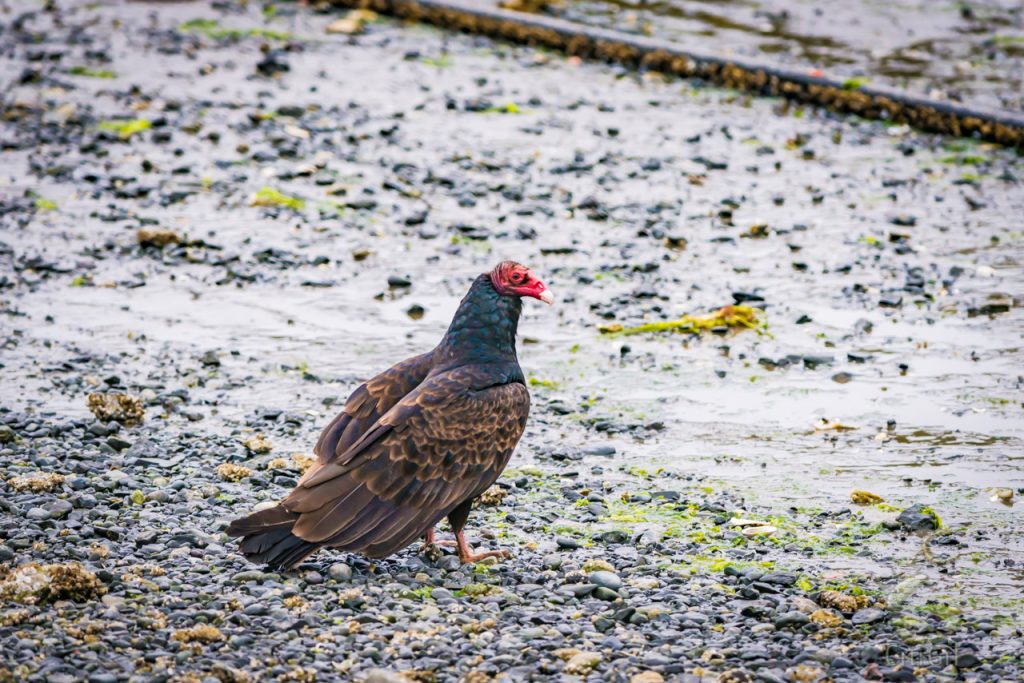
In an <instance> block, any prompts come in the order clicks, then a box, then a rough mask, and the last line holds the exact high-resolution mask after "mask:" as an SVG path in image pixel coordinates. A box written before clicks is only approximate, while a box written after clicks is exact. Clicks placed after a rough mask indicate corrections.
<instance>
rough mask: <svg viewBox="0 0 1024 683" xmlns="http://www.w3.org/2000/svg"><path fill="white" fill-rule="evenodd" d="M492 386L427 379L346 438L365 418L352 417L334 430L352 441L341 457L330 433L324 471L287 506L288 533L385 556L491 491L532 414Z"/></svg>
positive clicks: (472, 372)
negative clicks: (289, 516) (291, 521)
mask: <svg viewBox="0 0 1024 683" xmlns="http://www.w3.org/2000/svg"><path fill="white" fill-rule="evenodd" d="M489 381H491V380H490V379H489V378H488V377H487V375H486V371H485V370H482V369H480V368H472V367H464V368H456V369H454V370H451V371H448V372H445V373H441V374H438V375H433V376H429V377H427V378H426V379H425V380H424V381H422V382H421V383H419V385H418V386H417V387H416V388H414V389H413V390H412V391H411V392H409V393H408V394H407V395H405V396H404V397H403V398H401V399H400V400H399V401H398V402H397V403H395V404H394V405H393V406H392V407H391V408H390V409H389V410H387V411H386V412H385V413H384V414H383V415H382V416H380V418H379V419H377V420H376V421H375V422H374V423H373V424H372V425H370V426H369V427H368V428H365V429H363V430H361V431H360V433H359V434H355V432H354V431H353V432H352V436H350V434H349V431H348V430H349V429H351V428H352V427H353V426H354V425H355V424H356V420H365V419H366V418H367V417H368V415H369V413H366V414H365V415H362V414H361V413H359V412H354V413H352V417H351V418H349V422H348V424H347V426H346V427H345V428H343V429H341V430H340V431H339V432H338V438H337V442H336V443H337V444H339V445H340V444H342V443H343V442H344V441H345V440H351V443H350V444H349V445H348V448H347V449H345V450H344V451H341V450H340V447H339V445H335V447H334V448H333V449H329V446H330V445H331V444H332V443H334V442H333V439H334V436H333V434H329V432H330V431H331V426H329V427H328V428H327V429H326V430H325V431H324V435H322V436H321V439H320V444H318V454H319V455H320V461H319V463H318V465H317V466H315V467H314V468H312V469H311V470H310V471H309V472H307V474H306V475H305V476H304V477H303V479H302V481H301V482H300V484H299V486H298V487H296V489H295V490H294V491H292V493H291V494H290V495H289V496H288V497H287V498H285V499H284V500H283V501H282V502H281V507H282V508H284V509H285V510H287V511H289V512H291V513H293V514H298V519H297V520H295V522H294V526H293V527H292V533H293V534H294V535H295V536H297V537H299V538H301V539H303V540H306V541H309V542H312V543H317V544H323V545H330V546H335V547H340V548H344V549H346V550H353V551H358V552H362V553H364V554H366V555H368V556H370V557H383V556H386V555H389V554H391V553H392V552H395V551H397V550H399V549H401V548H403V547H405V546H406V545H408V544H409V543H411V542H412V541H413V540H415V539H416V538H417V537H418V536H420V535H422V534H423V533H424V532H425V531H426V530H427V529H429V528H430V527H432V526H433V525H434V524H436V523H437V522H438V521H440V520H441V519H443V518H444V517H445V516H447V515H448V513H450V512H451V511H452V510H453V509H454V508H455V507H457V506H458V505H459V504H461V503H462V502H464V501H466V500H471V499H473V498H475V497H476V496H478V495H479V494H480V493H482V492H483V491H484V490H486V489H487V488H488V487H489V486H490V485H491V484H493V483H494V481H495V480H496V479H497V478H498V475H499V474H501V471H502V470H503V469H504V468H505V466H506V464H507V463H508V460H509V458H510V457H511V455H512V451H513V450H514V448H515V446H516V444H517V443H518V441H519V438H520V436H522V433H523V429H524V427H525V425H526V417H527V414H528V413H529V407H530V399H529V394H528V392H527V390H526V387H525V386H524V385H523V384H521V383H519V382H512V383H508V384H504V383H501V384H488V382H489ZM357 393H358V392H357ZM353 396H355V394H353ZM350 401H351V399H350ZM347 410H348V405H347V404H346V411H347ZM325 437H326V438H325ZM321 445H322V446H323V448H321ZM330 451H333V452H330ZM325 455H326V456H327V457H325Z"/></svg>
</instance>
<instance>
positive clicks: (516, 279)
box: [512, 273, 523, 284]
mask: <svg viewBox="0 0 1024 683" xmlns="http://www.w3.org/2000/svg"><path fill="white" fill-rule="evenodd" d="M522 281H523V274H522V273H512V282H515V283H516V284H518V283H520V282H522Z"/></svg>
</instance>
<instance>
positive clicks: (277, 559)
mask: <svg viewBox="0 0 1024 683" xmlns="http://www.w3.org/2000/svg"><path fill="white" fill-rule="evenodd" d="M298 519H299V515H298V514H297V513H294V512H288V511H287V510H285V509H284V508H283V507H281V506H278V507H273V508H268V509H266V510H260V511H259V512H254V513H253V514H251V515H249V516H248V517H242V518H240V519H236V520H235V521H233V522H231V524H230V525H229V526H228V528H227V535H228V536H232V537H235V538H238V537H241V539H242V540H241V541H240V542H239V544H238V547H239V549H240V550H241V551H242V554H243V555H245V557H246V558H247V559H248V560H249V561H250V562H253V563H255V564H266V565H269V566H270V567H271V568H273V569H275V570H283V569H291V568H292V567H294V566H295V565H297V564H298V563H299V562H301V561H302V560H303V558H305V557H306V556H307V555H309V554H310V553H312V552H313V551H315V550H316V549H317V548H319V547H320V544H318V543H311V542H309V541H305V540H303V539H301V538H299V537H298V536H296V535H295V534H293V533H292V527H293V526H294V525H295V522H296V521H297V520H298Z"/></svg>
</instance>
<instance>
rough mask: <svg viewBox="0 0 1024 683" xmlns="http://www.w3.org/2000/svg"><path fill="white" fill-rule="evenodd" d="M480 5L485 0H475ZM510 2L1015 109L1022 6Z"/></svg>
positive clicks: (1021, 67) (854, 83) (751, 0)
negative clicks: (479, 1) (479, 0)
mask: <svg viewBox="0 0 1024 683" xmlns="http://www.w3.org/2000/svg"><path fill="white" fill-rule="evenodd" d="M481 1H482V2H487V1H488V0H481ZM504 4H505V5H507V6H509V7H512V8H519V9H530V10H534V9H536V8H537V7H538V5H539V6H541V7H543V11H544V12H546V13H549V14H553V15H555V16H561V17H564V18H567V19H572V20H574V21H580V22H583V23H586V24H591V25H595V26H604V27H607V28H614V29H617V30H621V31H626V32H630V33H640V34H644V35H653V36H658V37H662V38H667V39H669V40H672V41H674V42H677V43H680V44H682V45H685V46H687V47H689V48H690V49H693V50H697V51H700V52H704V53H709V54H713V55H717V56H720V57H741V56H743V57H756V58H758V59H761V60H767V61H769V62H774V63H777V64H787V65H789V66H795V67H800V68H803V67H806V68H808V69H817V70H821V71H824V72H825V73H827V74H829V75H830V76H834V77H836V78H839V79H846V80H847V82H848V84H849V87H851V88H856V87H859V84H862V83H865V82H869V81H870V82H875V83H883V84H886V85H891V86H894V87H897V88H903V89H907V90H910V91H913V92H916V93H921V94H927V95H929V96H931V97H936V98H938V99H950V100H954V101H958V102H967V103H971V104H974V105H982V106H987V107H991V108H997V109H998V108H1003V109H1008V110H1011V111H1021V109H1022V107H1024V101H1022V100H1021V86H1022V79H1024V13H1022V9H1021V6H1020V3H1017V2H1012V1H1009V2H1007V1H1004V0H983V1H982V2H971V3H962V2H946V1H941V2H931V1H927V0H915V1H910V2H898V3H889V2H875V1H873V0H856V1H855V2H844V3H836V2H828V1H827V0H825V1H822V0H801V1H800V2H787V1H783V0H732V1H730V2H708V0H659V1H656V2H647V1H646V0H641V1H639V2H637V1H634V0H561V1H556V2H551V3H536V2H530V1H529V0H508V1H507V2H505V3H504Z"/></svg>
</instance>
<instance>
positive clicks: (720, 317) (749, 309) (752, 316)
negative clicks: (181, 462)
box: [597, 304, 768, 336]
mask: <svg viewBox="0 0 1024 683" xmlns="http://www.w3.org/2000/svg"><path fill="white" fill-rule="evenodd" d="M717 328H727V329H731V330H744V329H747V330H756V331H758V332H764V331H765V330H767V329H768V318H767V316H766V315H765V312H764V311H763V310H761V309H759V308H754V307H753V306H745V305H743V304H737V305H734V306H723V307H722V308H720V309H718V310H717V311H714V312H713V313H709V314H707V315H690V314H687V315H684V316H683V317H681V318H679V319H677V320H660V321H657V322H651V323H644V324H643V325H637V326H635V327H625V326H623V325H621V324H619V323H612V324H609V325H599V326H598V328H597V329H598V331H599V332H601V334H605V335H625V336H628V335H633V334H647V333H652V332H681V333H684V334H699V333H701V332H707V331H710V330H713V329H717Z"/></svg>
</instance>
